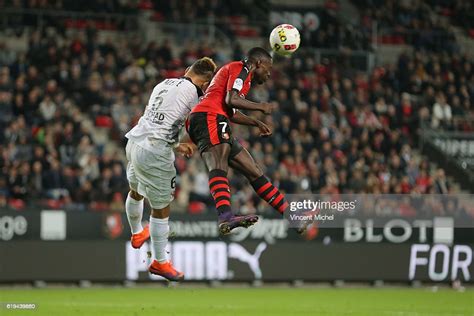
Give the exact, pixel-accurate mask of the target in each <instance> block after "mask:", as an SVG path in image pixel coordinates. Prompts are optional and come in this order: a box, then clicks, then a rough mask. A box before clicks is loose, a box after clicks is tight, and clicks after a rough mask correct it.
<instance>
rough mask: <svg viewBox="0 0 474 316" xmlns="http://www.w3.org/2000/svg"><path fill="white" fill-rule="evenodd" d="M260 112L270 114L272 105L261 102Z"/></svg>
mask: <svg viewBox="0 0 474 316" xmlns="http://www.w3.org/2000/svg"><path fill="white" fill-rule="evenodd" d="M261 110H262V112H263V113H264V114H267V115H268V114H272V112H273V104H271V103H267V102H262V103H261Z"/></svg>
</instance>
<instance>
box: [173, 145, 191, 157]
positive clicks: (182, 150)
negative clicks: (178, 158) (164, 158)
mask: <svg viewBox="0 0 474 316" xmlns="http://www.w3.org/2000/svg"><path fill="white" fill-rule="evenodd" d="M195 148H196V147H195V146H194V145H193V144H190V143H179V145H178V146H177V147H176V148H175V151H176V152H177V153H178V154H181V155H183V156H185V157H187V158H190V157H191V156H192V155H193V154H194V150H195Z"/></svg>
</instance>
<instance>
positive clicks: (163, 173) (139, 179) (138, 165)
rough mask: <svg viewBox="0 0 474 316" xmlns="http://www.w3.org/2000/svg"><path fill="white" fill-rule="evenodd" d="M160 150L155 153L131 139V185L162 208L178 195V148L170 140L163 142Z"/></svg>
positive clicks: (129, 166) (154, 204)
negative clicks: (176, 155) (176, 192)
mask: <svg viewBox="0 0 474 316" xmlns="http://www.w3.org/2000/svg"><path fill="white" fill-rule="evenodd" d="M158 147H159V150H160V154H156V153H153V152H151V151H149V150H146V149H144V148H142V147H140V146H138V145H137V144H136V143H134V142H133V141H131V140H129V141H128V143H127V147H126V149H125V152H126V154H127V160H128V165H127V179H128V183H129V185H130V188H131V189H132V190H134V191H136V192H138V193H139V194H140V195H143V196H144V197H145V198H147V199H148V201H149V202H150V205H151V207H152V208H153V209H162V208H165V207H166V206H168V205H169V204H170V203H171V202H172V201H173V199H174V191H175V186H176V183H175V182H176V169H175V167H174V160H175V156H174V151H173V148H171V146H169V144H168V143H166V142H164V141H163V142H159V143H158Z"/></svg>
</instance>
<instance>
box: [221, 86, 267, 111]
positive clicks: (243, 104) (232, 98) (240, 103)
mask: <svg viewBox="0 0 474 316" xmlns="http://www.w3.org/2000/svg"><path fill="white" fill-rule="evenodd" d="M225 103H226V104H227V105H228V106H230V107H232V108H234V109H239V110H250V111H261V112H263V113H265V114H271V113H272V110H273V105H272V104H270V103H266V102H259V103H257V102H252V101H249V100H246V99H245V98H242V97H240V96H239V93H238V92H237V90H234V89H232V90H230V91H228V92H227V95H226V98H225Z"/></svg>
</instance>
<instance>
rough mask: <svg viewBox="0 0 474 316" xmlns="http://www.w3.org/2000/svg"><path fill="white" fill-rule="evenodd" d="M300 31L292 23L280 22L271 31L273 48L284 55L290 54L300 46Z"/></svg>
mask: <svg viewBox="0 0 474 316" xmlns="http://www.w3.org/2000/svg"><path fill="white" fill-rule="evenodd" d="M300 41H301V40H300V32H298V29H297V28H296V27H294V26H293V25H291V24H280V25H278V26H276V27H275V28H274V29H273V31H272V32H271V33H270V46H271V48H272V50H273V51H274V52H275V53H277V54H279V55H282V56H290V55H291V54H293V53H294V52H295V51H296V50H297V49H298V47H300Z"/></svg>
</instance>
